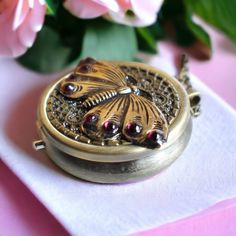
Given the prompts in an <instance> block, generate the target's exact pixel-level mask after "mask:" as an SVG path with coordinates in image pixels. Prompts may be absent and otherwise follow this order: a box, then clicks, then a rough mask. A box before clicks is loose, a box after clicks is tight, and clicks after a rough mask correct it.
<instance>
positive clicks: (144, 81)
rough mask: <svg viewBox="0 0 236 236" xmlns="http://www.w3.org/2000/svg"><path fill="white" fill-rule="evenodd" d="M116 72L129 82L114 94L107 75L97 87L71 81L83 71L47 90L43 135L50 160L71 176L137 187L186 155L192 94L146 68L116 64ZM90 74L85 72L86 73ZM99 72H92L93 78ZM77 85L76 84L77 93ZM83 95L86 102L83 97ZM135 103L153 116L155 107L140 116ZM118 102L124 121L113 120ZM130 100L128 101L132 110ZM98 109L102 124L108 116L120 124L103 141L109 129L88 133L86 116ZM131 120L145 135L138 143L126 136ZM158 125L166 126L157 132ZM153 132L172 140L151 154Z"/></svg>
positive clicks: (41, 125)
mask: <svg viewBox="0 0 236 236" xmlns="http://www.w3.org/2000/svg"><path fill="white" fill-rule="evenodd" d="M102 63H110V62H102ZM83 64H84V63H82V65H83ZM85 64H86V63H85ZM114 66H115V67H118V68H119V70H120V71H119V72H118V73H121V74H122V76H123V75H124V76H125V78H126V76H128V77H129V78H128V79H127V78H126V80H125V81H123V80H121V81H120V82H119V83H120V84H119V83H118V84H119V86H117V85H116V80H114V84H115V86H113V88H111V87H109V86H108V87H106V82H105V81H106V78H105V79H104V76H105V74H107V73H108V72H107V70H105V71H104V70H103V71H102V73H101V74H100V73H99V74H97V76H96V77H98V79H96V81H95V80H93V79H91V80H90V79H89V80H88V78H86V76H85V77H84V76H82V81H83V82H82V83H81V74H79V77H74V78H73V77H71V75H73V76H74V75H75V72H76V71H78V70H80V67H77V68H76V69H75V71H73V72H71V73H69V74H67V75H65V76H63V77H62V78H60V79H59V80H58V81H56V82H54V83H53V84H51V85H50V86H49V87H48V88H47V89H46V90H45V92H44V94H43V95H42V99H41V101H40V104H39V110H38V122H37V126H38V130H39V135H40V137H41V139H42V141H43V142H44V143H45V144H46V152H47V153H48V155H49V157H50V158H51V159H52V160H53V161H54V162H55V163H56V164H57V165H58V166H60V167H61V168H62V169H64V170H65V171H67V172H68V173H70V174H72V175H74V176H76V177H79V178H82V179H85V180H88V181H93V182H99V183H121V182H132V181H138V180H141V179H144V178H147V177H149V176H152V175H154V174H156V173H159V172H160V171H161V170H163V169H164V168H166V167H167V166H169V165H170V164H171V163H172V162H173V161H174V160H176V158H177V157H178V156H179V155H180V154H181V153H182V152H183V150H184V148H185V147H186V145H187V143H188V141H189V139H190V136H191V127H192V119H191V107H190V105H191V104H190V102H191V101H190V100H191V99H190V98H191V95H192V93H190V92H189V91H186V84H183V86H182V85H181V83H180V82H179V81H178V79H176V78H175V77H173V76H170V75H168V74H167V73H165V72H163V71H161V70H159V69H156V68H153V67H150V66H147V65H144V64H141V63H134V62H112V67H114ZM87 69H88V68H83V69H82V71H83V73H84V71H85V70H87ZM100 69H101V68H100ZM96 70H97V68H94V67H93V68H92V69H91V68H90V69H89V73H90V72H91V71H92V73H94V72H95V71H96ZM79 73H80V72H79ZM104 73H105V74H104ZM109 73H110V72H109ZM77 75H78V74H77ZM92 75H93V74H90V76H92ZM179 78H183V77H179ZM112 79H114V78H112ZM116 79H117V78H116ZM91 82H92V83H93V82H96V83H94V84H93V85H94V86H92V87H95V89H97V83H101V84H102V83H103V84H104V88H105V90H101V89H99V91H98V90H96V93H95V91H94V90H92V92H91V93H90V92H89V91H90V90H89V89H90V86H91ZM73 83H77V84H76V89H75V85H74V84H73ZM109 83H110V82H109V81H108V82H107V84H109ZM68 84H69V85H68ZM65 85H66V86H69V93H67V92H65V90H63V89H65ZM87 85H88V86H87ZM86 86H87V87H86ZM191 88H192V87H191ZM66 89H68V87H66ZM187 92H188V93H187ZM84 94H85V95H86V96H84V97H83V95H84ZM81 97H82V99H81ZM131 97H133V98H134V100H135V101H138V100H142V101H145V102H144V104H146V105H147V106H148V105H150V104H151V105H150V106H151V107H154V106H155V111H154V112H153V114H152V111H149V109H150V107H147V109H145V108H144V109H140V108H141V106H140V107H139V113H138V112H137V110H138V108H137V106H138V105H137V104H138V103H135V101H134V103H133V104H131V103H130V101H131ZM116 99H117V100H118V102H119V104H122V103H123V107H126V108H125V109H124V110H125V112H124V110H123V114H122V116H121V117H115V116H114V114H115V115H117V116H118V115H119V113H117V111H122V110H120V109H118V108H116V106H117V105H116V104H117V101H116ZM126 100H129V102H128V103H127V104H126V103H125V101H126ZM106 104H108V105H106ZM109 104H112V105H109ZM106 106H107V107H106ZM108 107H109V109H108ZM120 107H121V106H120ZM98 108H99V109H100V110H101V111H99V119H100V120H102V122H106V114H110V115H111V116H110V117H109V118H108V120H109V121H110V120H112V121H116V122H117V124H119V129H118V132H117V133H115V134H114V135H112V136H105V135H100V136H99V135H98V132H97V131H98V130H99V129H100V130H101V127H102V125H103V124H104V123H103V124H102V123H101V122H100V123H99V122H98V123H96V127H92V128H93V129H94V130H92V131H91V133H89V132H88V130H85V129H84V127H83V124H84V121H85V119H86V116H87V114H89V113H90V112H91V111H93V110H94V109H95V110H96V111H97V109H98ZM101 108H103V109H101ZM114 108H116V109H115V110H114ZM134 112H136V114H135V115H133V114H134ZM92 113H94V112H92ZM121 113H122V112H121ZM145 113H146V114H145ZM95 114H96V112H95ZM137 114H138V115H137ZM138 116H139V117H138ZM114 117H115V118H116V119H114ZM126 117H128V119H131V120H134V121H135V122H137V121H139V122H140V123H141V125H142V129H141V130H142V131H143V132H140V137H139V138H138V139H137V142H134V139H129V138H128V136H127V135H126V134H125V133H124V132H125V130H124V127H125V123H126V121H127V118H126ZM137 118H138V119H137ZM157 121H160V122H163V123H161V125H159V126H158V125H157V124H158V122H157ZM145 122H146V123H145ZM165 127H166V128H165ZM89 128H91V127H89ZM150 129H151V130H152V129H159V130H160V131H162V132H163V133H165V132H166V134H167V136H168V138H166V140H165V142H163V143H162V144H161V145H160V146H158V147H157V148H156V147H155V148H153V147H151V148H150V147H148V148H147V146H145V143H144V141H143V140H144V139H143V137H146V136H145V135H146V134H147V132H148V131H149V130H150Z"/></svg>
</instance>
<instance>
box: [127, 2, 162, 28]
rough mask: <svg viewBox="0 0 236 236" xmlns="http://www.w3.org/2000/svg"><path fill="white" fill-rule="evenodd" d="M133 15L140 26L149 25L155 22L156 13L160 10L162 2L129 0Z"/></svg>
mask: <svg viewBox="0 0 236 236" xmlns="http://www.w3.org/2000/svg"><path fill="white" fill-rule="evenodd" d="M130 1H131V5H132V8H133V11H134V13H135V14H136V16H137V18H138V19H139V22H138V24H139V25H142V26H146V25H151V24H153V23H154V22H155V21H156V18H157V13H158V11H159V10H160V8H161V5H162V3H163V0H149V1H148V2H147V1H143V0H130Z"/></svg>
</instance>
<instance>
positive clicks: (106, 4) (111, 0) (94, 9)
mask: <svg viewBox="0 0 236 236" xmlns="http://www.w3.org/2000/svg"><path fill="white" fill-rule="evenodd" d="M64 6H65V8H66V9H68V10H69V11H70V12H71V13H72V14H73V15H75V16H77V17H79V18H83V19H90V18H95V17H98V16H102V15H104V14H106V13H107V12H108V11H109V10H111V11H114V12H118V11H119V6H118V4H117V1H116V0H65V2H64Z"/></svg>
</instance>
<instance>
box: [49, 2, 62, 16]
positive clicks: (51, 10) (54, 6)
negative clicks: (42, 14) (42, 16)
mask: <svg viewBox="0 0 236 236" xmlns="http://www.w3.org/2000/svg"><path fill="white" fill-rule="evenodd" d="M46 3H47V14H49V15H55V14H56V11H57V8H58V6H59V1H58V0H46Z"/></svg>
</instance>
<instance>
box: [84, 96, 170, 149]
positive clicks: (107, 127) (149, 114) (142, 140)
mask: <svg viewBox="0 0 236 236" xmlns="http://www.w3.org/2000/svg"><path fill="white" fill-rule="evenodd" d="M81 129H82V132H83V133H84V134H85V135H86V136H88V137H89V138H90V139H92V140H100V141H101V140H117V139H119V138H121V137H122V138H125V139H126V140H128V141H130V142H133V143H135V144H138V145H143V146H147V147H149V148H155V147H159V146H161V145H162V143H164V142H165V141H166V139H167V134H168V125H167V121H166V119H165V117H164V115H163V114H162V113H161V111H160V110H159V109H158V108H157V107H156V106H155V105H154V104H153V103H152V102H151V101H149V100H148V99H146V98H144V97H141V96H138V95H135V94H129V95H126V96H117V97H115V98H113V99H112V100H109V101H107V102H106V103H103V104H99V105H97V106H95V107H93V108H92V109H90V110H89V111H88V112H87V113H86V115H85V116H84V119H83V122H82V125H81Z"/></svg>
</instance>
